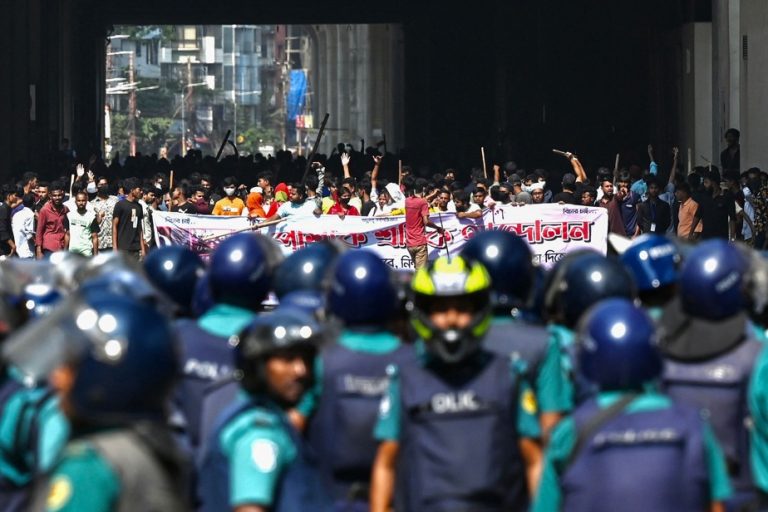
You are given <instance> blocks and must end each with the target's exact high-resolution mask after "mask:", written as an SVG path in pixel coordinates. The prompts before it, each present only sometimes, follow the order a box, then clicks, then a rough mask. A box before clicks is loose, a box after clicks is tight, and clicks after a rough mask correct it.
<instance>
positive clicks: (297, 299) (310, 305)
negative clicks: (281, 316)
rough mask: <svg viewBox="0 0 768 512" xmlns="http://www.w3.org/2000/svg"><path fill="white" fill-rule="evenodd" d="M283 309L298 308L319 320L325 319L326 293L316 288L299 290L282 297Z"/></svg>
mask: <svg viewBox="0 0 768 512" xmlns="http://www.w3.org/2000/svg"><path fill="white" fill-rule="evenodd" d="M279 307H280V308H281V309H285V308H296V309H299V310H301V311H303V312H304V313H305V314H308V315H310V316H311V317H312V318H314V319H315V320H317V321H318V322H323V321H325V317H326V315H325V311H326V300H325V294H324V293H323V292H320V291H315V290H297V291H295V292H291V293H289V294H287V295H284V296H283V298H281V299H280V306H279Z"/></svg>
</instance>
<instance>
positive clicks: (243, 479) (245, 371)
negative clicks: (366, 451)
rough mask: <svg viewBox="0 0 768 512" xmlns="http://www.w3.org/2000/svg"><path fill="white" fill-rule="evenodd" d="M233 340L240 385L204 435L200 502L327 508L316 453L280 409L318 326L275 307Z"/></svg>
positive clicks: (297, 390) (211, 506)
mask: <svg viewBox="0 0 768 512" xmlns="http://www.w3.org/2000/svg"><path fill="white" fill-rule="evenodd" d="M233 341H234V342H235V343H234V344H235V361H236V367H237V371H236V372H235V374H234V375H235V378H236V379H237V381H238V382H239V384H240V386H241V389H242V393H241V396H240V398H239V399H238V400H237V401H236V402H235V403H233V404H232V405H231V406H230V407H229V408H228V409H227V410H225V411H224V412H223V413H222V415H221V416H220V418H219V420H218V422H217V426H216V428H215V429H214V432H213V434H212V436H211V438H210V439H207V440H206V444H205V448H204V450H203V456H202V463H201V467H200V472H199V473H200V479H199V486H198V490H199V496H200V500H201V503H202V507H201V510H202V511H204V512H208V511H216V512H219V511H221V510H228V509H234V510H240V509H241V507H242V508H243V510H246V509H247V510H272V511H299V510H312V511H317V512H324V511H327V510H332V508H331V498H330V495H329V494H327V492H328V489H327V486H326V485H325V484H324V482H323V479H322V476H321V473H320V471H319V470H317V467H316V461H315V460H314V458H313V456H312V453H311V452H310V450H309V449H308V447H307V446H305V444H304V441H303V440H302V438H301V435H300V433H299V432H298V431H297V430H296V428H295V427H294V426H293V425H292V424H291V423H290V421H289V420H288V417H287V414H286V413H287V411H288V410H289V409H290V408H291V407H293V406H295V405H296V403H297V402H298V401H299V399H300V398H301V396H302V394H303V393H304V392H305V391H306V390H307V389H308V388H309V386H311V381H312V361H313V359H314V357H315V356H316V354H317V348H318V345H319V344H320V343H321V341H322V332H321V329H320V326H319V325H318V324H316V323H315V322H314V320H312V318H310V317H309V316H307V315H305V314H303V313H300V312H299V311H297V310H287V311H284V310H281V309H280V308H278V309H277V310H275V311H274V312H272V313H268V314H264V315H259V316H257V317H256V318H255V319H254V320H253V321H252V322H251V323H250V324H249V325H248V326H247V327H246V328H245V329H243V331H242V332H241V333H240V334H239V335H238V336H236V337H235V338H234V339H233Z"/></svg>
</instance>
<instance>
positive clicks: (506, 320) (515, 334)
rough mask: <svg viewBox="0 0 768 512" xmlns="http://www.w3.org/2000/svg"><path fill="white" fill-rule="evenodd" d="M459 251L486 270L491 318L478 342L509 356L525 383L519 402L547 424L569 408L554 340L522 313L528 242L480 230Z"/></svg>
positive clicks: (530, 272) (532, 274)
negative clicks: (489, 286) (491, 306)
mask: <svg viewBox="0 0 768 512" xmlns="http://www.w3.org/2000/svg"><path fill="white" fill-rule="evenodd" d="M461 254H462V256H465V257H469V258H473V259H475V260H477V261H479V262H480V263H482V264H483V266H484V267H485V268H486V269H487V270H488V273H489V274H490V276H491V302H492V304H493V319H492V321H491V326H490V328H489V329H488V333H487V334H486V335H485V338H484V339H483V344H484V346H485V347H486V348H487V349H488V350H491V351H493V352H496V353H499V354H501V355H503V356H508V357H511V358H513V359H514V360H515V363H516V364H517V365H518V367H519V368H520V371H521V375H522V377H523V381H524V385H525V386H527V388H528V389H527V390H526V391H524V393H523V401H522V405H523V407H528V408H529V412H530V413H536V412H537V411H538V414H539V418H540V422H541V426H542V429H544V430H549V429H550V428H551V427H552V426H553V425H555V424H556V423H557V421H558V420H559V419H560V417H561V415H562V414H563V413H565V412H568V411H570V409H571V407H572V402H571V396H570V393H569V391H570V385H569V383H568V382H567V381H566V378H565V375H564V374H563V372H562V368H561V362H560V357H561V356H560V347H559V345H558V343H557V342H556V340H555V339H554V338H550V336H549V334H548V333H547V330H546V329H545V328H544V327H542V326H539V325H535V324H532V323H529V322H526V321H524V320H523V318H522V317H523V314H522V311H523V310H524V308H526V307H527V306H528V305H529V303H530V301H531V299H532V297H531V294H532V292H533V287H534V279H535V278H536V269H535V268H534V266H533V263H532V254H531V250H530V248H529V247H528V244H527V243H526V242H525V241H524V240H523V239H522V238H520V237H518V236H516V235H514V234H512V233H510V232H507V231H500V230H493V231H483V232H481V233H478V234H477V235H475V236H474V238H472V239H471V240H470V241H469V242H467V244H466V245H465V246H464V248H463V249H462V252H461ZM531 449H536V447H535V446H534V447H531Z"/></svg>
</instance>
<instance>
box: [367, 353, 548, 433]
mask: <svg viewBox="0 0 768 512" xmlns="http://www.w3.org/2000/svg"><path fill="white" fill-rule="evenodd" d="M414 349H415V350H417V352H418V355H419V361H420V362H421V363H422V364H426V362H427V357H428V354H427V352H426V347H425V346H424V342H423V341H421V340H419V341H417V342H416V344H415V347H414ZM388 373H389V385H388V387H387V392H386V394H385V395H384V397H383V398H382V401H381V406H380V408H379V419H378V421H377V423H376V426H375V427H374V437H375V438H376V439H377V440H378V441H398V440H399V438H400V426H401V413H402V411H401V406H402V404H401V403H400V378H399V374H398V371H397V367H396V366H395V365H392V366H391V367H390V368H389V371H388ZM510 373H511V374H512V375H513V377H512V379H513V381H517V380H518V375H519V368H518V367H516V366H515V365H514V364H513V363H510ZM518 388H519V397H518V398H519V400H517V402H518V414H517V433H518V435H519V436H520V437H528V438H538V437H540V434H541V431H540V429H539V423H538V419H537V405H536V400H535V398H534V395H533V392H532V390H531V387H530V386H529V385H528V384H527V383H526V382H525V381H520V382H519V386H518Z"/></svg>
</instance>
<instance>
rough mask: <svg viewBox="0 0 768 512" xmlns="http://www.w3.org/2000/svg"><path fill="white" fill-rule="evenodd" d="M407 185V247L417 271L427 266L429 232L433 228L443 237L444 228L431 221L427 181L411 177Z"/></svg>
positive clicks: (406, 181) (407, 180)
mask: <svg viewBox="0 0 768 512" xmlns="http://www.w3.org/2000/svg"><path fill="white" fill-rule="evenodd" d="M403 184H404V185H405V195H406V199H405V233H406V247H407V248H408V254H410V256H411V260H412V261H413V266H414V268H415V269H417V270H418V269H420V268H422V267H424V266H425V265H426V264H427V256H428V252H427V232H426V229H427V228H428V227H429V228H432V229H434V230H435V231H437V232H438V233H440V234H441V235H442V234H443V228H441V227H440V226H438V225H437V224H435V223H434V222H432V221H431V220H430V219H429V203H428V202H427V201H426V199H424V197H423V195H424V187H425V186H426V181H425V180H423V179H418V180H416V179H413V178H411V177H410V176H409V177H407V178H406V179H405V180H403Z"/></svg>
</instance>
